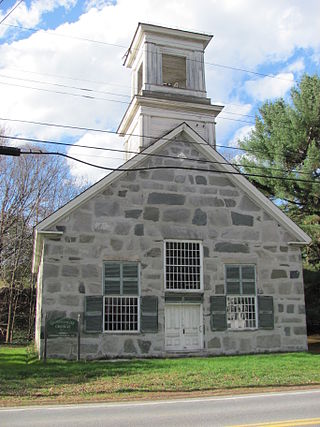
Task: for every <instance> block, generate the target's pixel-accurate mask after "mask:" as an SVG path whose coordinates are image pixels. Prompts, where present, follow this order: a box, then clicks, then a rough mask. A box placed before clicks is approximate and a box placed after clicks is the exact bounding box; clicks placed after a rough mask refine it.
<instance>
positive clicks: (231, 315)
mask: <svg viewBox="0 0 320 427" xmlns="http://www.w3.org/2000/svg"><path fill="white" fill-rule="evenodd" d="M227 324H228V328H230V329H252V328H256V299H255V297H242V296H232V297H229V296H228V297H227Z"/></svg>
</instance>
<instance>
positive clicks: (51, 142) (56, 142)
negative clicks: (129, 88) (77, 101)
mask: <svg viewBox="0 0 320 427" xmlns="http://www.w3.org/2000/svg"><path fill="white" fill-rule="evenodd" d="M0 138H4V139H10V140H14V141H26V142H33V143H37V144H39V143H40V144H51V145H58V146H59V145H60V146H65V147H73V148H86V149H92V150H98V151H108V152H116V153H127V154H135V155H136V154H141V155H143V156H145V157H157V158H166V159H175V160H176V159H177V156H170V155H166V154H155V153H145V152H144V151H141V152H140V151H133V150H121V149H119V148H106V147H93V146H91V145H82V144H77V145H75V144H72V143H68V142H58V141H49V140H43V139H36V138H23V137H18V136H10V135H0ZM113 159H114V157H113ZM181 160H186V161H192V162H199V163H207V164H219V165H231V166H234V167H243V165H242V164H241V163H231V162H227V161H226V162H218V161H213V160H205V159H197V158H192V157H182V158H181ZM250 168H252V169H262V170H270V171H277V172H286V173H298V174H299V175H308V176H309V175H310V174H309V173H307V172H299V171H295V170H286V169H283V168H274V167H270V166H268V167H267V166H266V167H264V166H258V165H253V166H250Z"/></svg>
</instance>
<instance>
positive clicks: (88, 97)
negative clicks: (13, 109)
mask: <svg viewBox="0 0 320 427" xmlns="http://www.w3.org/2000/svg"><path fill="white" fill-rule="evenodd" d="M0 84H1V85H5V86H8V85H9V86H15V87H20V88H24V89H33V90H38V91H40V92H50V93H56V94H58V95H69V96H75V97H79V98H85V99H91V100H99V101H108V102H117V103H120V104H127V105H129V104H130V102H125V101H120V100H118V99H108V98H100V97H97V96H92V95H84V94H81V93H70V92H63V91H59V90H53V89H52V90H51V89H45V88H43V87H31V86H25V85H18V84H16V83H8V82H0Z"/></svg>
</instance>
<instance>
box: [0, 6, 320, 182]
mask: <svg viewBox="0 0 320 427" xmlns="http://www.w3.org/2000/svg"><path fill="white" fill-rule="evenodd" d="M17 3H18V1H14V0H2V2H1V3H0V21H1V20H2V19H3V18H4V17H5V16H6V14H7V13H8V12H10V10H11V9H12V8H13V7H14V6H15V5H16V4H17ZM138 22H149V23H153V24H159V25H163V26H169V27H170V26H171V27H175V28H181V29H189V30H192V31H198V32H206V33H210V34H213V35H214V38H213V40H212V42H211V43H210V44H209V46H208V48H207V49H206V54H205V61H206V83H207V91H208V96H209V97H210V98H211V99H212V102H213V103H221V104H223V105H225V109H224V111H223V113H221V118H220V119H218V120H217V144H220V145H231V146H234V145H236V143H237V140H238V138H239V137H243V136H245V135H246V134H247V133H248V132H250V129H251V128H252V122H253V120H254V118H253V116H254V115H255V113H256V112H257V109H258V108H259V106H260V105H261V104H262V103H263V102H265V101H266V100H268V99H269V100H274V99H276V98H278V97H281V96H282V97H284V98H287V97H288V96H289V93H290V88H291V87H292V86H293V85H294V84H296V83H297V82H298V81H299V79H300V78H301V76H302V74H303V73H308V74H319V65H320V33H319V28H320V2H319V1H318V0H305V1H303V2H302V1H300V0H281V1H278V0H268V1H267V0H259V1H256V0H198V1H197V2H195V1H194V0H162V1H161V7H159V1H158V0H119V1H118V2H115V1H104V0H87V1H77V0H25V1H24V2H22V3H21V4H20V5H19V6H18V7H17V8H16V9H15V10H14V11H13V12H12V14H11V15H10V16H9V17H8V18H7V19H6V20H5V21H4V23H3V24H2V25H0V91H1V97H0V118H2V119H3V118H6V119H11V120H27V121H36V122H37V121H38V122H49V123H57V124H68V125H71V126H81V127H87V128H97V127H99V128H101V129H109V130H116V129H117V126H118V124H119V122H120V120H121V118H122V115H123V113H124V111H125V109H126V107H127V104H126V103H127V102H129V101H130V70H128V69H125V68H124V67H123V66H122V62H123V61H122V56H123V55H124V53H125V51H126V47H128V46H129V44H130V41H131V38H132V36H133V34H134V31H135V29H136V26H137V24H138ZM22 27H24V28H29V29H33V30H32V31H29V30H24V29H23V28H22ZM84 39H87V41H86V40H84ZM88 40H94V41H95V42H92V41H88ZM227 67H234V68H239V69H243V70H248V71H250V70H251V71H253V72H255V73H261V74H270V75H272V76H274V77H276V78H268V77H265V76H263V75H257V74H254V73H249V72H243V71H239V70H235V69H230V68H227ZM84 89H90V90H94V91H96V92H94V93H93V94H94V95H93V96H94V97H95V99H87V98H84V97H83V95H84V94H86V93H88V92H85V91H84ZM57 92H59V93H57ZM90 93H91V94H92V92H90ZM116 101H117V102H116ZM0 124H1V125H2V126H5V131H6V134H8V135H13V136H21V137H31V138H42V139H51V140H55V141H64V142H74V143H75V144H84V145H94V146H104V147H111V148H115V147H116V148H122V141H121V139H120V138H119V137H118V136H116V135H114V134H102V133H94V132H90V131H81V132H80V131H75V130H71V129H63V128H55V127H46V126H39V125H35V124H34V125H31V124H27V123H21V122H15V121H1V122H0ZM51 148H52V147H51ZM68 152H69V153H70V154H72V155H74V156H77V157H80V158H85V159H87V160H88V159H90V160H91V161H92V162H93V163H99V164H103V165H106V166H111V167H115V166H118V165H120V164H121V162H122V161H123V159H122V158H121V155H120V154H119V153H118V154H113V155H111V154H108V155H107V154H104V155H103V156H101V153H100V154H99V153H98V154H97V153H96V152H94V151H92V150H87V151H86V152H85V151H83V149H80V148H76V146H75V147H73V148H70V149H68ZM227 153H229V156H231V155H232V152H230V150H229V151H225V152H224V153H223V154H225V155H226V154H227ZM70 167H71V172H72V173H73V174H74V175H75V176H76V177H79V178H81V177H82V176H85V177H86V178H87V179H88V180H89V181H91V182H93V181H94V180H96V179H98V178H100V177H101V172H99V171H97V170H92V169H89V168H86V167H84V166H81V165H79V164H78V165H77V164H74V163H70Z"/></svg>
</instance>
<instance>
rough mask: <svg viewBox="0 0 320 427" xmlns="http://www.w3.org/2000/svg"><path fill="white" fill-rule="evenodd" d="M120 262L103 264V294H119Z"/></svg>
mask: <svg viewBox="0 0 320 427" xmlns="http://www.w3.org/2000/svg"><path fill="white" fill-rule="evenodd" d="M120 268H121V265H120V263H114V262H106V263H105V264H104V293H105V295H120V287H121V273H120Z"/></svg>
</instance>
